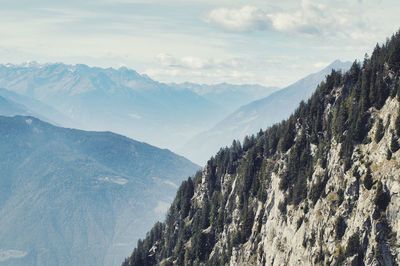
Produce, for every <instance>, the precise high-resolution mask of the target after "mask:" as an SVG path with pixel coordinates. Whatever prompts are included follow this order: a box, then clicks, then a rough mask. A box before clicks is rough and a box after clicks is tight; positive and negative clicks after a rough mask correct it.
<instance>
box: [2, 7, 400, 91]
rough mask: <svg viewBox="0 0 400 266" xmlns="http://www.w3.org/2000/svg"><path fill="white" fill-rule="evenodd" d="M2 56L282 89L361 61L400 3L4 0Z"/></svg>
mask: <svg viewBox="0 0 400 266" xmlns="http://www.w3.org/2000/svg"><path fill="white" fill-rule="evenodd" d="M0 5H1V9H0V63H13V64H20V63H23V62H27V61H37V62H39V63H53V62H63V63H67V64H78V63H82V64H87V65H90V66H100V67H115V68H118V67H121V66H126V67H128V68H131V69H134V70H136V71H138V72H139V73H142V74H147V75H148V76H150V77H151V78H153V79H155V80H158V81H162V82H177V83H180V82H185V81H189V82H195V83H207V84H214V83H220V82H227V83H233V84H244V83H258V84H262V85H265V86H279V87H283V86H286V85H289V84H291V83H293V82H295V81H296V80H298V79H299V78H301V77H303V76H305V75H307V74H309V73H312V72H316V71H318V70H320V69H321V68H323V67H325V66H327V65H328V64H329V63H331V62H332V61H334V60H336V59H340V60H342V61H354V60H355V59H358V60H362V59H363V58H364V55H365V53H369V54H370V53H371V51H372V49H373V47H374V46H375V45H376V43H383V42H385V40H386V38H387V37H390V36H391V35H392V34H393V33H394V32H396V31H397V30H398V29H399V28H400V23H399V22H400V17H399V16H398V14H399V13H400V5H399V4H398V2H397V0H347V1H344V0H280V1H270V0H263V1H261V0H247V1H242V0H229V1H228V0H213V1H211V0H201V1H200V0H146V1H144V0H85V1H82V0H79V1H78V0H68V1H65V0H63V1H60V0H35V1H32V0H13V1H9V0H7V1H5V0H0Z"/></svg>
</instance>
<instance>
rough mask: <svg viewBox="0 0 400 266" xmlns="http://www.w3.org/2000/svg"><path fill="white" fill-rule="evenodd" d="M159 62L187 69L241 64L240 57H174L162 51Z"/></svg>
mask: <svg viewBox="0 0 400 266" xmlns="http://www.w3.org/2000/svg"><path fill="white" fill-rule="evenodd" d="M156 59H157V61H158V63H159V64H160V65H161V66H163V67H172V68H185V69H193V70H196V69H197V70H199V69H213V68H221V67H224V68H235V67H239V66H241V63H240V61H241V60H240V59H222V58H218V59H205V58H200V57H197V56H183V57H174V56H172V55H170V54H166V53H160V54H158V55H157V56H156Z"/></svg>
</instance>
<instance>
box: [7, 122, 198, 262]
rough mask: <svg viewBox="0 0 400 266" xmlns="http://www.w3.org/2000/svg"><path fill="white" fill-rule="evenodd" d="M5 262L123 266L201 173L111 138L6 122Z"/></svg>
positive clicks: (165, 152) (175, 157)
mask: <svg viewBox="0 0 400 266" xmlns="http://www.w3.org/2000/svg"><path fill="white" fill-rule="evenodd" d="M0 135H1V138H0V150H1V152H0V169H1V171H0V228H1V229H0V264H1V263H6V265H32V266H35V265H38V266H39V265H49V266H50V265H51V266H52V265H118V264H119V263H120V261H121V260H122V258H123V257H124V256H125V254H126V252H128V251H129V250H130V248H131V246H132V245H134V244H135V243H136V240H137V238H138V237H143V236H144V232H145V231H146V230H148V229H149V225H150V224H151V223H153V222H155V221H157V220H158V219H162V218H164V215H165V209H166V206H168V204H169V203H170V202H171V200H172V198H173V196H174V195H175V193H176V186H177V185H178V184H179V183H180V182H181V180H183V179H184V178H186V177H187V176H189V175H191V174H193V173H194V172H195V171H196V170H198V169H199V168H200V167H199V166H197V165H195V164H193V163H192V162H190V161H189V160H187V159H185V158H183V157H181V156H178V155H176V154H173V153H172V152H170V151H168V150H161V149H158V148H156V147H153V146H151V145H148V144H146V143H142V142H137V141H134V140H132V139H129V138H127V137H123V136H120V135H117V134H114V133H111V132H88V131H81V130H74V129H66V128H61V127H55V126H53V125H51V124H48V123H45V122H42V121H41V120H38V119H36V118H34V117H29V116H28V117H27V116H15V117H4V116H0Z"/></svg>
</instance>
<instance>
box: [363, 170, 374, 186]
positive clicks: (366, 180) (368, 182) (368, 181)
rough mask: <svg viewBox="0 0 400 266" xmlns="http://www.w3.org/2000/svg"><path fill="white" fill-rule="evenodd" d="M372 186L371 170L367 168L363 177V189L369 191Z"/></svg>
mask: <svg viewBox="0 0 400 266" xmlns="http://www.w3.org/2000/svg"><path fill="white" fill-rule="evenodd" d="M373 185H374V183H373V181H372V174H371V169H370V168H369V167H368V169H367V173H366V174H365V176H364V187H365V188H366V189H368V190H370V189H371V188H372V186H373Z"/></svg>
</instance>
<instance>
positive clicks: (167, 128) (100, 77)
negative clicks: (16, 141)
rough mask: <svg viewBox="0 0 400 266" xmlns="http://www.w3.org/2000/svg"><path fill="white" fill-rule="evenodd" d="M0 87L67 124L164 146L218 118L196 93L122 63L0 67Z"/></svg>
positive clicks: (213, 106) (217, 110)
mask: <svg viewBox="0 0 400 266" xmlns="http://www.w3.org/2000/svg"><path fill="white" fill-rule="evenodd" d="M1 87H3V88H5V89H7V90H10V91H13V92H16V93H18V94H20V95H23V96H27V97H31V98H33V99H35V100H39V101H41V102H42V103H44V104H46V105H49V106H51V107H52V108H54V109H56V110H57V111H59V112H60V113H62V114H64V115H66V116H67V117H68V118H69V119H70V121H72V122H73V123H72V124H67V126H69V127H78V128H81V129H85V130H110V131H113V132H118V133H120V134H124V135H127V136H129V137H134V138H135V139H139V140H142V141H146V142H149V143H152V144H155V145H157V146H161V147H168V148H172V147H174V145H177V143H180V142H181V141H182V139H185V138H188V136H191V135H193V134H195V133H194V132H196V131H197V130H199V128H202V127H204V126H205V125H208V124H210V123H212V121H214V120H215V119H220V118H222V116H223V112H222V108H221V107H220V106H218V105H217V104H215V103H212V102H210V101H208V100H206V99H205V98H203V97H201V96H200V95H198V94H196V93H194V92H192V91H190V90H176V89H174V88H172V87H170V86H168V85H167V84H163V83H159V82H157V81H154V80H152V79H150V78H149V77H147V76H146V75H140V74H138V73H137V72H136V71H134V70H131V69H127V68H125V67H122V68H119V69H113V68H107V69H104V68H98V67H89V66H87V65H82V64H81V65H65V64H62V63H57V64H43V65H41V64H35V63H32V64H28V65H0V88H1ZM219 114H220V115H219ZM55 122H60V121H55ZM61 122H63V121H61Z"/></svg>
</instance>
